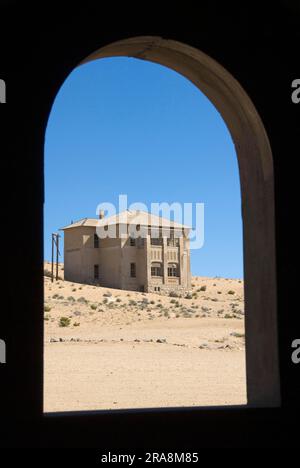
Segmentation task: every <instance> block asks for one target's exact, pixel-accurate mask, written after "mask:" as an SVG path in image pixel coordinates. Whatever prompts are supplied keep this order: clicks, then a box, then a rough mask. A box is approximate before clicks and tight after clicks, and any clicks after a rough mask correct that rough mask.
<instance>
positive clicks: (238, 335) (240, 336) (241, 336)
mask: <svg viewBox="0 0 300 468" xmlns="http://www.w3.org/2000/svg"><path fill="white" fill-rule="evenodd" d="M230 335H231V336H234V337H235V338H245V333H238V332H232V333H230Z"/></svg>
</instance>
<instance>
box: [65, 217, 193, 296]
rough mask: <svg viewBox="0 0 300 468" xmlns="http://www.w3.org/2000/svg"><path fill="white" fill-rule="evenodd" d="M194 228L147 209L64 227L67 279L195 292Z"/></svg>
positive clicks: (105, 284) (127, 288)
mask: <svg viewBox="0 0 300 468" xmlns="http://www.w3.org/2000/svg"><path fill="white" fill-rule="evenodd" d="M189 229H190V228H189V227H187V226H184V225H181V224H178V223H175V222H172V221H170V220H168V219H166V218H162V217H159V216H154V215H152V214H149V213H146V212H141V211H129V210H127V211H125V212H122V213H120V214H118V215H115V216H111V217H108V218H105V217H104V216H103V212H100V216H99V219H92V218H85V219H82V220H80V221H78V222H76V223H73V224H70V225H69V226H66V227H64V228H62V230H63V231H64V275H65V280H67V281H72V282H78V283H86V284H98V285H99V286H104V287H109V288H117V289H125V290H133V291H144V292H157V293H160V292H161V293H170V292H171V291H173V292H177V293H185V292H186V291H188V290H189V289H190V288H191V273H190V243H189V238H188V233H189Z"/></svg>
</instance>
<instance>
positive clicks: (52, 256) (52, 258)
mask: <svg viewBox="0 0 300 468" xmlns="http://www.w3.org/2000/svg"><path fill="white" fill-rule="evenodd" d="M53 261H54V235H53V234H52V255H51V281H52V283H53Z"/></svg>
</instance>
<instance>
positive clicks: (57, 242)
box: [56, 234, 59, 281]
mask: <svg viewBox="0 0 300 468" xmlns="http://www.w3.org/2000/svg"><path fill="white" fill-rule="evenodd" d="M58 252H59V234H56V281H57V280H58Z"/></svg>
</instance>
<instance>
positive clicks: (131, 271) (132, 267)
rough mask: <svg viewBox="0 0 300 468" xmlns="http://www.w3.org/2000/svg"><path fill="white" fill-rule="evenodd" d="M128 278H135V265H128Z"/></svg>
mask: <svg viewBox="0 0 300 468" xmlns="http://www.w3.org/2000/svg"><path fill="white" fill-rule="evenodd" d="M130 276H131V278H135V277H136V266H135V263H130Z"/></svg>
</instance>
